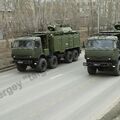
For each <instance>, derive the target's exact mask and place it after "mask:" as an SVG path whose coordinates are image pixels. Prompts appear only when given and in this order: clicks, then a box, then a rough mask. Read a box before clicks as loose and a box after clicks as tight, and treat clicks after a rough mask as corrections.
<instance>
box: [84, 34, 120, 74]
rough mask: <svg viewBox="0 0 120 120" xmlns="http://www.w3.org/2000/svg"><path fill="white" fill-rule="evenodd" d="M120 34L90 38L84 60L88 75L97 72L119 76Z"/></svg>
mask: <svg viewBox="0 0 120 120" xmlns="http://www.w3.org/2000/svg"><path fill="white" fill-rule="evenodd" d="M119 35H120V33H115V32H114V33H113V32H112V33H111V35H110V32H109V35H108V33H107V34H106V35H105V33H104V34H103V33H102V35H98V36H94V37H90V38H89V39H88V40H87V43H86V48H85V59H86V63H84V65H86V66H87V70H88V73H89V74H96V72H97V70H98V71H113V73H114V75H117V76H118V75H120V41H119Z"/></svg>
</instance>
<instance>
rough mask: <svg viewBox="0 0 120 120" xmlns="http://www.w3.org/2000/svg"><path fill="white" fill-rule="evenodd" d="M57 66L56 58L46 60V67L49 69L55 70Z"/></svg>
mask: <svg viewBox="0 0 120 120" xmlns="http://www.w3.org/2000/svg"><path fill="white" fill-rule="evenodd" d="M57 65H58V59H57V57H56V56H51V57H50V58H49V59H48V67H49V68H50V69H54V68H56V67H57Z"/></svg>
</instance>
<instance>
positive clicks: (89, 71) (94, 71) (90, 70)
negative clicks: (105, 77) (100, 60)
mask: <svg viewBox="0 0 120 120" xmlns="http://www.w3.org/2000/svg"><path fill="white" fill-rule="evenodd" d="M87 70H88V73H89V74H90V75H95V74H96V70H97V69H96V68H95V67H89V66H88V68H87Z"/></svg>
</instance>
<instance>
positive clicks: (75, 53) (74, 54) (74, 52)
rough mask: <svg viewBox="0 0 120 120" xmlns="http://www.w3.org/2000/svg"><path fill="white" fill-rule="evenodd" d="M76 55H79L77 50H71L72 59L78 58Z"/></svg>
mask: <svg viewBox="0 0 120 120" xmlns="http://www.w3.org/2000/svg"><path fill="white" fill-rule="evenodd" d="M78 57H79V53H78V51H77V50H74V51H73V61H77V60H78Z"/></svg>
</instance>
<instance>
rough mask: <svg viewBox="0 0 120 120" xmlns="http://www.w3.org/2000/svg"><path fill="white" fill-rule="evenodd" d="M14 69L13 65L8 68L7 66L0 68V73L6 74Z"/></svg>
mask: <svg viewBox="0 0 120 120" xmlns="http://www.w3.org/2000/svg"><path fill="white" fill-rule="evenodd" d="M14 68H16V66H15V65H14V64H12V65H9V66H7V67H3V68H0V73H2V72H6V71H9V70H12V69H14Z"/></svg>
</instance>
